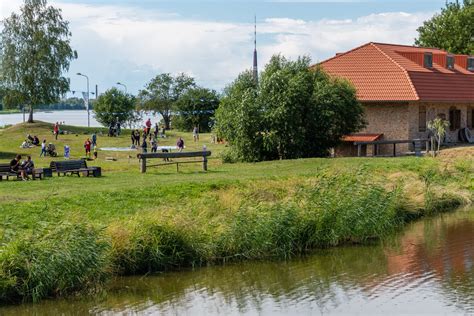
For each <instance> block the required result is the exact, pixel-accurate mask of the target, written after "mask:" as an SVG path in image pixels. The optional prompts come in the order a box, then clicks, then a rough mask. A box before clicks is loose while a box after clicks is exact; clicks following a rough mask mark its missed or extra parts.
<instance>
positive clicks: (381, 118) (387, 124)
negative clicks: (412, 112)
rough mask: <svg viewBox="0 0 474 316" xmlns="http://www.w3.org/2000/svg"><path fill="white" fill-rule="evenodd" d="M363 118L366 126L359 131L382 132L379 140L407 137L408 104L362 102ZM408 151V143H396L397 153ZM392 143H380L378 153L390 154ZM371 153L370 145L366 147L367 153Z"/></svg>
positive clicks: (369, 154)
mask: <svg viewBox="0 0 474 316" xmlns="http://www.w3.org/2000/svg"><path fill="white" fill-rule="evenodd" d="M363 105H364V112H365V120H366V122H367V126H366V127H365V128H364V129H363V130H362V131H360V133H374V134H376V133H379V134H382V133H383V138H382V139H381V140H396V139H397V140H403V139H408V138H409V133H408V130H409V128H408V122H409V120H408V115H409V111H408V106H409V104H408V103H407V102H401V103H364V104H363ZM406 151H408V145H406V144H400V145H397V153H402V152H406ZM392 153H393V145H380V146H379V148H378V154H379V155H391V154H392ZM372 154H373V148H372V146H369V147H368V148H367V155H368V156H371V155H372Z"/></svg>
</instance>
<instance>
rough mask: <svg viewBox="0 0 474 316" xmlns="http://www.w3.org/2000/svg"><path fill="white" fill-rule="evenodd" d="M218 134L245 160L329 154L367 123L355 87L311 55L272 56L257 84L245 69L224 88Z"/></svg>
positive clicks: (218, 113)
mask: <svg viewBox="0 0 474 316" xmlns="http://www.w3.org/2000/svg"><path fill="white" fill-rule="evenodd" d="M216 120H217V122H216V132H217V134H218V136H219V137H222V138H225V139H226V140H227V141H228V142H229V144H230V148H231V153H230V156H231V158H237V159H239V160H244V161H259V160H270V159H291V158H300V157H315V156H326V155H327V154H328V151H329V149H330V148H332V147H334V146H336V145H337V144H338V143H339V141H340V139H341V137H342V136H343V135H345V134H349V133H352V132H355V131H357V130H359V129H360V128H361V127H363V124H364V122H363V109H362V106H361V105H360V104H359V102H358V101H357V99H356V93H355V89H354V88H353V87H352V86H351V85H350V84H349V83H348V82H347V81H344V80H341V79H335V78H331V77H329V76H328V75H327V74H325V73H324V72H323V71H322V70H321V69H319V68H316V69H314V70H311V69H310V59H309V58H307V57H302V58H298V59H297V60H296V61H288V60H287V59H286V58H284V57H282V56H280V55H277V56H273V57H272V59H271V60H270V63H269V64H268V65H266V67H265V70H264V71H263V73H262V74H261V78H260V80H259V81H258V86H256V84H255V82H254V81H253V79H252V76H251V73H250V72H244V73H242V74H241V75H239V77H238V78H237V79H236V80H235V81H234V82H233V83H232V84H231V85H230V86H229V87H228V88H226V90H225V93H224V97H223V99H222V102H221V105H220V106H219V108H218V110H217V112H216Z"/></svg>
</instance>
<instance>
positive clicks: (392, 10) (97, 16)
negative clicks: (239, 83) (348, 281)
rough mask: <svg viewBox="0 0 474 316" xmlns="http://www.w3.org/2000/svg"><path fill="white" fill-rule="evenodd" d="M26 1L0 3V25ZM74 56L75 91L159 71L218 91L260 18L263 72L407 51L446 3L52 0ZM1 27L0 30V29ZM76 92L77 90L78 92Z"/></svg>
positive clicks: (131, 83)
mask: <svg viewBox="0 0 474 316" xmlns="http://www.w3.org/2000/svg"><path fill="white" fill-rule="evenodd" d="M21 4H22V0H0V19H4V18H6V17H8V16H9V15H10V14H11V13H12V12H19V8H20V6H21ZM49 4H51V5H53V6H55V7H58V8H61V10H62V12H63V17H64V18H65V19H66V20H68V21H69V22H70V30H71V32H72V38H71V43H72V47H73V49H75V50H76V51H77V53H78V59H76V60H74V61H72V63H71V67H70V70H69V73H67V74H66V76H67V77H68V78H70V82H71V90H74V91H84V90H86V80H85V78H83V77H79V76H77V75H76V73H77V72H81V73H84V74H86V75H87V76H88V77H89V78H90V85H91V90H93V89H95V85H96V84H97V85H98V88H99V93H101V92H104V91H105V90H107V89H109V88H111V87H117V88H120V89H124V88H123V87H122V86H118V85H117V84H116V83H117V82H121V83H123V84H125V85H126V86H127V89H128V92H130V93H134V94H135V93H137V92H138V91H139V90H140V89H143V88H144V86H145V85H146V83H147V82H149V81H150V80H151V79H152V78H153V77H155V76H156V75H158V74H160V73H172V74H178V73H180V72H185V73H187V74H189V75H191V76H193V77H195V78H196V81H197V83H198V84H199V85H201V86H203V87H206V88H211V89H215V90H217V91H218V92H220V91H221V90H222V89H223V88H224V87H225V86H226V85H228V84H230V83H231V82H232V81H233V80H234V79H235V78H236V76H237V75H238V74H239V73H240V72H242V71H244V70H246V69H250V68H251V66H252V55H253V28H254V26H253V21H254V15H256V17H257V50H258V59H259V60H258V62H259V68H260V70H261V69H263V67H264V65H265V64H266V63H267V62H268V60H269V59H270V58H271V56H272V55H274V54H279V53H280V54H282V55H284V56H286V57H288V58H290V59H294V58H297V57H298V56H301V55H307V56H310V57H311V59H312V61H313V62H314V63H317V62H319V61H322V60H325V59H327V58H330V57H332V56H334V55H335V54H336V53H339V52H344V51H347V50H349V49H352V48H355V47H357V46H360V45H363V44H365V43H368V42H384V43H395V44H407V45H412V44H413V43H414V39H415V38H416V35H417V32H416V29H417V27H418V26H420V25H421V24H422V23H423V21H425V20H427V19H429V18H430V17H431V16H432V15H433V14H435V13H437V12H439V11H440V9H441V7H443V6H444V4H445V0H365V1H363V0H361V1H358V0H333V1H329V0H326V1H320V0H306V1H305V0H299V1H293V0H267V1H264V0H254V1H249V0H204V1H198V0H194V1H193V0H168V1H165V0H162V1H161V0H157V1H156V0H155V1H153V0H135V1H134V0H115V1H106V0H56V1H49ZM0 28H1V25H0ZM76 95H77V94H76Z"/></svg>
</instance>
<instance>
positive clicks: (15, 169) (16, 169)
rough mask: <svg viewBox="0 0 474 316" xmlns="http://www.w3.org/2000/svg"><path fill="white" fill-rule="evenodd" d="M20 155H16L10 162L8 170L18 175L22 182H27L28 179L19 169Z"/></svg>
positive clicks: (22, 170) (23, 171) (21, 169)
mask: <svg viewBox="0 0 474 316" xmlns="http://www.w3.org/2000/svg"><path fill="white" fill-rule="evenodd" d="M20 161H21V155H16V157H15V159H13V160H12V161H10V170H11V171H12V172H14V173H16V174H19V175H20V176H21V179H22V180H25V181H26V180H28V177H27V176H26V173H25V170H24V169H23V168H21V162H20Z"/></svg>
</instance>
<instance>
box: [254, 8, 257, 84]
mask: <svg viewBox="0 0 474 316" xmlns="http://www.w3.org/2000/svg"><path fill="white" fill-rule="evenodd" d="M253 43H254V50H253V79H254V80H255V82H256V83H258V65H257V16H256V15H255V24H254V41H253Z"/></svg>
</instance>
